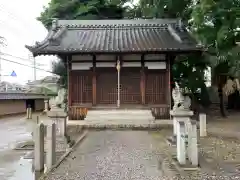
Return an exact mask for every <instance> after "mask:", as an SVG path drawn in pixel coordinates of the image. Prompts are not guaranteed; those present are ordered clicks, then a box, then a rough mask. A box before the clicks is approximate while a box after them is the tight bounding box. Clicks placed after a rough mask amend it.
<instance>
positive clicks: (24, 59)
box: [1, 52, 45, 66]
mask: <svg viewBox="0 0 240 180" xmlns="http://www.w3.org/2000/svg"><path fill="white" fill-rule="evenodd" d="M1 54H3V55H6V56H11V57H14V58H18V59H21V60H23V61H29V62H31V63H34V61H31V60H30V59H26V58H22V57H19V56H14V55H12V54H8V53H3V52H1ZM36 65H38V66H45V64H40V63H36Z"/></svg>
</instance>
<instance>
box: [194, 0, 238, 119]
mask: <svg viewBox="0 0 240 180" xmlns="http://www.w3.org/2000/svg"><path fill="white" fill-rule="evenodd" d="M239 10H240V1H239V0H219V1H213V0H201V1H198V2H197V3H196V4H195V6H194V7H193V11H192V17H193V19H192V26H191V30H192V32H193V33H194V34H195V36H196V37H197V38H198V40H199V41H200V42H202V44H204V45H205V46H207V47H208V49H209V54H207V56H208V58H209V60H210V62H211V65H212V70H213V76H214V79H217V80H216V81H215V83H216V84H217V86H218V93H219V99H220V110H221V114H222V116H224V117H225V111H224V103H223V86H224V84H225V83H226V75H234V76H235V75H237V73H236V72H239V70H240V69H239V67H240V66H239V61H238V59H239V58H240V57H239V52H240V51H239V48H237V43H236V42H237V39H238V38H239V30H238V28H239V25H240V22H239V17H240V16H239V15H240V14H239V13H240V11H239ZM234 67H235V68H234ZM236 67H237V69H236ZM233 68H234V70H235V71H236V72H235V73H233Z"/></svg>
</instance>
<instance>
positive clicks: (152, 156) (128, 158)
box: [46, 131, 167, 180]
mask: <svg viewBox="0 0 240 180" xmlns="http://www.w3.org/2000/svg"><path fill="white" fill-rule="evenodd" d="M155 144H156V142H155V140H154V139H153V138H152V136H151V135H150V134H149V133H148V132H144V131H93V132H90V133H89V134H88V135H87V137H86V139H85V140H84V141H83V142H82V144H81V145H80V146H78V147H77V149H76V150H75V151H74V152H73V153H72V154H71V155H70V156H69V157H68V158H67V159H66V160H65V161H64V162H63V163H62V164H61V165H60V166H59V167H58V168H57V169H55V171H54V172H52V173H51V174H50V175H49V177H48V178H46V179H47V180H56V179H58V180H73V179H78V180H93V179H96V180H97V179H99V180H114V179H116V180H128V179H131V180H134V179H136V180H150V179H151V180H154V179H156V180H159V179H161V180H164V179H167V178H164V177H163V174H162V171H161V170H160V169H159V166H160V165H159V164H160V163H161V162H160V161H161V157H160V155H159V154H158V153H157V152H156V151H157V149H155Z"/></svg>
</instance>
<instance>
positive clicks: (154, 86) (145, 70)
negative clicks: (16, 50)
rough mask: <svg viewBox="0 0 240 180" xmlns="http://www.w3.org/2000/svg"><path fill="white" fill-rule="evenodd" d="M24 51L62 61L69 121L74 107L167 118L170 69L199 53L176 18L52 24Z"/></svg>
mask: <svg viewBox="0 0 240 180" xmlns="http://www.w3.org/2000/svg"><path fill="white" fill-rule="evenodd" d="M26 47H27V48H28V49H29V50H30V51H31V52H32V53H33V55H34V56H39V55H57V56H58V57H60V58H61V59H62V60H63V61H64V62H65V64H66V67H67V70H68V106H69V116H70V117H71V116H72V117H71V119H74V117H73V113H74V112H76V109H77V108H79V107H87V108H96V107H119V108H121V107H125V108H126V107H127V108H137V107H141V108H152V107H155V108H158V109H159V112H160V116H161V117H162V118H166V117H168V116H169V109H170V105H171V89H170V74H171V73H170V72H171V64H172V63H173V61H174V59H175V57H176V56H177V55H179V54H187V53H201V52H202V50H203V48H202V47H201V46H199V45H198V44H197V42H196V41H195V40H194V39H193V38H192V37H191V36H190V34H189V33H188V31H187V30H186V28H185V27H184V25H183V24H182V23H181V21H179V20H176V19H146V20H145V19H141V20H126V19H124V20H54V21H53V23H52V28H51V30H50V31H49V33H48V35H47V37H46V38H45V39H44V40H43V41H42V42H37V43H36V44H35V45H34V46H26Z"/></svg>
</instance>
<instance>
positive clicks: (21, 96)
mask: <svg viewBox="0 0 240 180" xmlns="http://www.w3.org/2000/svg"><path fill="white" fill-rule="evenodd" d="M45 98H46V96H44V95H43V94H36V93H20V92H19V93H8V92H0V100H10V99H45ZM47 98H48V97H47Z"/></svg>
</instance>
